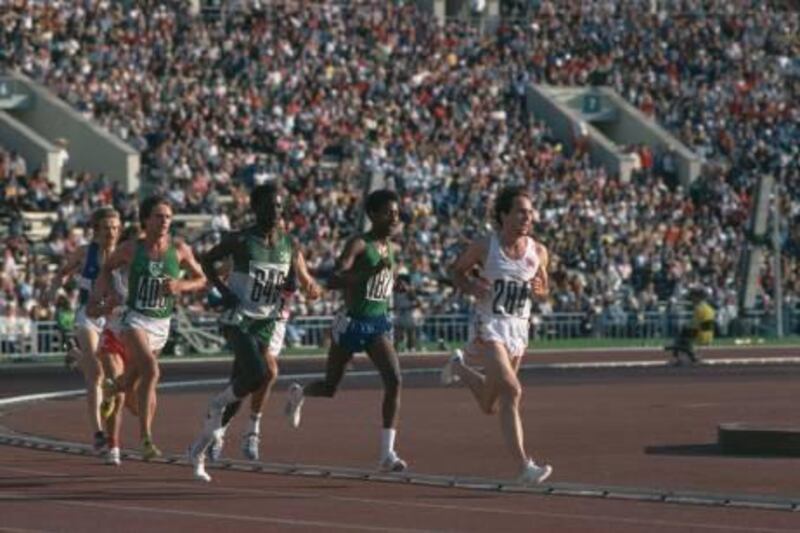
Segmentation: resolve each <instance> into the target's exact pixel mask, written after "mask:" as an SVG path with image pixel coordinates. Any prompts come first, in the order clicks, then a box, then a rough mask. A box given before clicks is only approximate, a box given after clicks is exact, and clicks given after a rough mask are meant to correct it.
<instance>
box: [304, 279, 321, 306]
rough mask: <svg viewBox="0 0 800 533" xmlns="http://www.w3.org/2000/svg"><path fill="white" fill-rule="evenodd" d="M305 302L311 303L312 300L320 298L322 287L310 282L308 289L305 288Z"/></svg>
mask: <svg viewBox="0 0 800 533" xmlns="http://www.w3.org/2000/svg"><path fill="white" fill-rule="evenodd" d="M305 292H306V300H308V301H309V302H313V301H314V300H318V299H319V298H320V297H321V296H322V287H320V286H319V285H318V284H316V283H314V282H311V284H309V286H308V288H306V291H305Z"/></svg>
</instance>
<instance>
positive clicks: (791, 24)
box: [0, 0, 800, 319]
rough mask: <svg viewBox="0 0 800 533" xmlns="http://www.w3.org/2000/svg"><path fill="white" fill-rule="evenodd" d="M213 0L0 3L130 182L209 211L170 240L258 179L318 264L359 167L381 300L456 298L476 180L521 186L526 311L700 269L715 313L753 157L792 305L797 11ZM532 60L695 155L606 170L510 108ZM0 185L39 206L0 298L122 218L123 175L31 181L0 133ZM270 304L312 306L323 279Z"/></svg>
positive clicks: (644, 156) (797, 190) (24, 45)
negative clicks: (113, 214) (697, 165)
mask: <svg viewBox="0 0 800 533" xmlns="http://www.w3.org/2000/svg"><path fill="white" fill-rule="evenodd" d="M239 4H240V5H241V7H240V10H237V11H233V12H229V13H227V14H226V16H225V17H221V18H218V19H213V20H209V19H207V18H203V17H197V16H192V15H191V14H190V12H189V9H188V8H187V3H185V2H179V1H168V2H155V1H151V0H143V1H138V2H135V3H122V2H108V1H95V0H86V1H81V2H58V1H52V2H35V1H29V0H12V1H11V2H9V3H6V4H5V5H4V7H0V22H1V23H0V50H2V55H3V57H2V60H3V61H4V62H5V63H6V64H7V66H10V67H13V68H16V69H19V70H20V71H21V72H23V73H24V74H26V75H28V76H30V77H32V78H33V79H35V80H37V81H39V82H41V83H43V84H44V85H46V86H47V87H49V88H50V89H51V90H52V91H53V92H54V93H55V94H57V95H59V96H60V97H61V98H63V99H64V100H65V101H66V102H68V103H70V104H71V105H72V106H74V107H75V108H76V109H77V110H78V111H80V112H81V113H82V114H84V115H85V116H86V117H87V118H90V119H91V120H93V121H95V122H97V123H98V124H100V125H102V126H103V127H105V128H106V129H108V130H109V131H110V132H112V133H114V134H115V135H118V136H119V137H120V138H122V139H124V140H125V141H126V142H128V143H130V144H131V145H132V146H133V147H134V148H136V149H138V150H140V151H141V153H142V162H143V179H144V180H145V182H146V184H147V186H148V188H149V189H150V190H153V191H160V192H163V193H164V194H166V195H168V196H169V198H170V199H171V200H172V201H173V202H174V204H175V206H176V212H183V213H208V214H213V215H214V223H213V230H212V231H211V232H210V234H208V235H202V236H191V237H190V240H192V239H195V240H193V241H192V242H194V243H195V244H196V245H197V247H198V248H200V249H201V250H202V248H203V247H204V246H206V243H208V242H212V241H213V239H214V238H215V236H216V235H218V233H219V232H220V231H224V230H226V229H229V228H230V227H231V225H232V221H241V220H242V214H243V213H244V211H245V209H246V198H247V192H246V191H247V188H248V187H250V186H251V185H252V184H254V183H260V182H263V181H265V180H269V179H272V178H276V177H280V178H281V182H282V184H283V187H285V189H286V190H287V193H291V194H287V199H288V202H287V210H286V217H287V225H288V228H289V230H290V231H291V233H292V234H293V235H294V236H296V237H297V238H298V240H299V241H300V242H301V243H303V245H304V246H305V247H306V249H307V257H309V261H310V266H311V268H312V270H314V271H316V272H317V273H320V274H321V275H324V273H325V272H327V271H329V270H330V269H331V268H332V266H333V261H334V259H335V254H336V253H337V252H338V245H339V244H340V243H341V242H342V241H343V239H344V238H345V237H346V236H347V235H349V234H351V233H353V232H354V231H356V228H357V225H358V220H359V217H358V214H359V207H360V206H359V201H360V198H361V196H362V192H363V190H364V187H365V184H366V181H367V180H369V179H373V180H375V179H380V180H385V182H386V183H388V184H390V185H392V186H394V187H395V188H396V189H397V190H398V192H399V193H400V194H401V197H402V218H403V222H404V229H403V232H402V234H401V235H399V236H398V241H399V243H400V244H401V255H400V259H401V269H400V273H401V275H403V276H406V277H407V278H408V280H409V281H410V282H411V286H412V287H413V288H414V289H413V294H412V295H406V297H405V298H404V305H406V306H407V307H408V308H412V307H417V308H418V310H420V311H421V312H424V313H447V312H460V311H463V310H464V309H465V306H466V305H467V302H465V301H464V299H463V298H462V297H461V296H460V295H458V294H456V293H455V291H454V290H453V289H452V287H451V286H450V284H449V282H448V281H447V278H448V276H447V273H446V271H445V270H446V267H447V265H448V264H449V263H450V261H451V260H452V259H453V258H454V257H455V254H456V253H457V252H458V250H459V249H460V247H461V246H462V245H463V243H464V242H465V240H466V239H468V238H471V237H472V236H474V235H475V233H476V232H479V231H484V230H485V229H486V228H487V227H488V220H489V217H488V213H486V211H485V209H486V206H487V205H490V199H491V196H492V194H493V193H494V191H496V190H497V188H498V187H499V186H500V185H501V184H507V183H525V184H527V185H528V186H529V187H530V188H531V189H532V190H533V191H534V193H535V198H536V199H537V208H538V211H539V221H538V223H537V234H538V236H539V237H540V238H541V239H542V241H543V242H544V243H545V244H547V245H548V246H549V247H550V249H551V255H552V257H553V264H552V268H551V270H552V277H553V280H554V286H553V292H552V298H551V300H550V302H548V303H545V304H543V306H542V311H543V312H573V311H574V312H586V313H595V314H599V313H605V314H608V315H614V314H620V313H622V314H625V313H627V312H629V311H634V312H636V311H644V310H655V309H659V308H664V307H665V306H669V305H670V304H671V303H672V302H675V301H676V300H677V299H680V298H681V297H682V296H683V294H684V293H685V290H686V288H687V287H688V286H690V285H692V284H695V283H702V284H704V285H705V286H707V287H709V289H710V290H711V292H712V301H713V302H714V303H715V304H716V305H717V307H718V308H720V309H728V310H729V311H728V312H727V313H720V316H722V317H725V316H731V315H734V314H735V305H734V302H735V299H736V289H737V286H739V284H740V281H738V280H737V279H736V271H737V265H738V261H739V260H740V256H741V253H742V250H743V248H744V246H745V244H746V242H747V235H746V222H747V217H748V213H749V209H750V206H751V202H752V195H753V186H754V183H755V179H756V177H757V175H758V174H759V173H762V172H771V173H773V175H775V176H776V177H777V178H778V181H779V183H780V184H781V188H782V192H783V206H782V207H783V215H784V218H783V220H784V225H783V227H782V233H781V239H782V246H783V252H784V258H783V260H784V265H785V266H784V272H783V275H784V294H785V297H786V299H787V302H788V303H790V304H791V305H796V303H797V301H798V298H799V297H800V153H798V152H799V151H800V143H798V139H800V130H799V128H800V126H798V124H800V105H799V104H798V102H800V98H799V96H800V94H798V93H800V90H799V89H800V75H798V71H797V62H796V58H797V57H798V56H800V41H798V38H797V36H798V35H800V18H799V17H798V12H797V11H791V10H786V9H785V8H783V7H781V5H780V4H776V3H774V2H773V3H770V2H762V1H757V0H735V1H700V0H684V1H666V2H660V1H659V2H654V1H651V0H646V1H645V0H642V1H630V2H625V3H619V2H611V1H606V0H591V1H584V2H580V3H574V4H573V3H570V4H569V5H570V6H574V7H565V6H566V4H562V3H559V2H550V1H536V2H530V3H529V4H527V7H526V9H525V10H524V11H525V13H526V17H525V18H523V19H513V20H505V21H503V23H502V24H501V26H500V28H499V29H498V31H497V33H496V34H491V35H490V34H482V33H480V31H479V29H478V27H477V26H475V25H474V24H470V23H468V22H461V21H455V20H454V21H449V22H447V23H446V24H445V25H443V26H439V25H437V23H436V21H435V20H434V19H433V17H431V16H429V15H427V14H425V13H420V12H418V11H417V9H416V8H415V7H414V6H413V5H410V4H412V3H411V2H392V3H389V2H322V3H314V4H311V5H300V4H297V5H296V6H294V7H292V6H291V5H283V4H278V5H273V4H270V3H266V2H262V3H259V2H240V3H239ZM793 61H794V62H793ZM793 69H794V70H793ZM532 82H536V83H549V84H567V85H586V84H604V85H609V86H611V87H613V88H614V89H615V90H617V91H618V92H619V93H620V94H621V95H622V96H623V97H625V98H626V99H627V100H628V101H630V102H631V103H632V104H634V105H636V106H637V107H638V108H639V109H640V110H641V111H642V112H644V113H645V114H646V115H649V116H651V117H653V118H654V119H656V120H657V121H658V122H659V123H660V124H661V125H662V126H664V127H665V128H666V129H667V130H669V131H670V132H671V133H672V134H673V135H675V136H676V137H677V138H678V139H679V140H680V141H681V142H683V143H684V144H685V145H686V146H687V147H689V148H690V149H691V150H693V151H695V152H696V153H697V154H698V155H700V156H701V157H702V158H703V160H704V168H703V171H702V173H701V176H700V177H699V178H698V179H697V180H696V181H695V182H694V183H692V184H691V186H690V187H688V188H684V187H683V186H681V185H680V184H679V182H678V180H677V178H676V170H675V168H676V167H675V162H674V158H673V155H672V154H670V153H669V152H665V153H654V152H653V151H652V150H651V149H649V148H648V147H646V146H644V145H638V146H631V147H630V150H631V152H632V153H635V154H636V155H637V156H638V158H639V162H640V165H639V168H638V170H637V171H636V172H635V173H634V176H633V178H632V180H631V181H630V182H629V183H623V182H621V181H620V179H619V178H618V177H617V176H611V175H608V174H607V173H606V171H605V170H604V169H603V168H602V167H599V166H597V165H594V164H592V162H591V161H590V159H589V157H588V155H587V154H586V153H585V152H583V151H582V150H580V149H574V147H572V146H570V145H568V144H562V143H561V142H559V141H558V140H557V139H555V138H554V137H553V136H552V134H551V132H550V131H549V130H548V128H547V127H546V125H545V124H543V123H542V122H540V121H538V120H536V119H535V118H534V117H532V116H530V114H529V113H528V111H527V108H526V99H525V87H526V84H528V83H532ZM0 182H1V183H2V187H0V202H3V203H4V204H5V205H7V206H12V207H14V208H16V209H21V210H33V211H56V212H57V213H58V221H57V223H56V224H55V225H54V226H53V228H52V230H51V232H50V235H49V236H48V237H47V239H46V240H45V242H44V243H39V244H37V245H35V246H33V245H32V244H31V243H29V242H27V241H26V239H25V238H24V237H23V233H24V231H23V228H22V227H21V226H19V225H18V224H12V226H13V227H11V228H10V231H9V236H8V237H7V239H6V243H5V247H4V250H5V251H4V257H3V263H2V271H1V272H0V290H2V292H1V293H0V294H1V295H2V296H1V297H2V298H3V299H4V300H5V302H6V307H10V303H11V302H17V303H18V304H19V306H20V307H21V308H22V309H24V311H25V312H26V313H27V314H28V315H29V316H31V317H33V318H36V319H40V318H52V317H54V316H57V313H58V311H59V309H61V307H59V306H62V307H64V308H66V307H67V306H68V305H69V302H68V301H67V302H65V301H61V302H50V303H49V304H50V305H48V303H47V302H45V301H44V299H43V298H42V296H43V295H44V292H43V291H44V290H45V288H46V286H47V284H48V275H49V273H51V272H52V270H53V267H52V266H50V265H53V264H57V263H58V261H60V260H62V259H63V257H64V255H65V253H67V252H69V251H70V250H72V249H74V248H75V247H76V246H78V245H79V244H80V243H81V241H82V239H83V238H85V236H84V235H82V233H81V232H79V231H77V230H76V228H80V227H84V226H85V224H86V220H87V219H88V216H89V214H90V213H91V211H92V210H93V209H94V208H96V207H98V206H100V205H105V204H109V203H111V204H113V205H114V206H115V207H117V208H118V209H119V210H120V211H121V212H122V214H123V217H124V220H132V219H133V218H134V217H135V210H136V198H134V197H132V196H129V195H126V194H125V193H124V192H123V191H122V190H121V189H120V188H119V187H118V186H117V184H116V183H115V182H114V181H113V180H111V179H109V177H107V176H90V175H87V174H84V173H76V172H72V171H68V172H67V174H66V175H65V178H64V188H63V190H62V192H61V194H60V195H56V194H55V193H54V192H53V189H52V186H51V185H50V184H49V183H47V180H46V179H45V178H44V177H43V175H42V174H41V173H40V172H39V171H38V169H30V168H27V167H26V164H25V161H24V160H23V159H22V158H21V157H19V155H17V154H14V153H13V152H10V151H7V150H0ZM770 264H771V263H767V264H765V266H764V270H763V272H762V276H761V285H762V287H763V295H764V302H765V307H766V308H767V309H769V306H770V303H769V302H770V298H771V295H772V294H773V290H774V287H773V280H774V275H773V272H772V270H771V266H770ZM73 293H74V291H72V292H69V291H67V294H68V295H70V294H73ZM72 297H73V298H74V296H72ZM206 303H207V302H194V303H191V305H195V306H197V307H198V308H199V307H202V306H204V305H205V304H206ZM296 305H297V309H296V311H297V312H298V313H300V314H330V313H331V312H332V311H333V309H334V308H335V306H336V305H337V302H336V301H335V300H331V299H323V300H322V301H321V302H319V303H316V304H314V306H310V305H309V306H307V305H306V304H305V303H303V302H302V301H298V302H297V304H296Z"/></svg>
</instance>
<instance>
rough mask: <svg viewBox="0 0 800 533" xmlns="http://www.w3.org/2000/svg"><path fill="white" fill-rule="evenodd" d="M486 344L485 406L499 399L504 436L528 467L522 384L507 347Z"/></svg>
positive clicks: (523, 463) (520, 461)
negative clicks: (522, 418)
mask: <svg viewBox="0 0 800 533" xmlns="http://www.w3.org/2000/svg"><path fill="white" fill-rule="evenodd" d="M486 344H487V350H486V351H485V352H484V357H483V359H484V361H485V367H484V369H485V372H486V382H485V389H484V402H486V403H484V405H491V404H493V403H494V402H495V400H496V399H497V400H499V407H500V428H501V431H502V432H503V438H504V439H505V441H506V445H507V446H508V448H509V451H510V452H511V455H512V457H513V458H514V459H515V460H516V461H518V462H519V464H520V465H521V466H522V467H523V468H524V467H525V465H527V463H528V460H529V458H528V455H527V453H526V452H525V443H524V437H525V436H524V432H523V429H522V421H521V419H520V416H519V404H520V399H521V397H522V386H521V385H520V382H519V379H518V378H517V373H516V370H515V367H514V365H513V364H512V362H511V359H510V357H509V355H508V351H507V350H506V348H505V346H504V345H502V344H500V343H496V342H492V343H486Z"/></svg>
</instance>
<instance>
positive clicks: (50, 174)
mask: <svg viewBox="0 0 800 533" xmlns="http://www.w3.org/2000/svg"><path fill="white" fill-rule="evenodd" d="M0 146H3V147H4V148H6V149H8V150H14V151H16V152H17V153H19V154H20V155H22V157H24V158H25V162H26V163H27V165H28V172H33V171H34V170H36V168H44V169H45V171H46V172H47V179H48V180H49V181H50V182H51V183H53V184H54V185H55V190H56V191H57V192H61V178H60V176H61V158H60V157H59V155H58V148H57V147H56V146H54V145H53V144H52V143H51V142H50V141H48V140H47V139H45V138H44V137H42V136H41V135H39V134H38V133H36V132H35V131H33V130H32V129H31V128H29V127H28V126H26V125H25V124H23V123H22V122H20V121H18V120H17V119H15V118H14V117H13V116H11V115H9V114H8V113H6V112H5V111H0Z"/></svg>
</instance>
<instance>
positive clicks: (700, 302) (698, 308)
mask: <svg viewBox="0 0 800 533" xmlns="http://www.w3.org/2000/svg"><path fill="white" fill-rule="evenodd" d="M689 300H690V301H691V302H692V310H693V313H692V323H691V324H690V325H688V326H684V327H682V328H681V331H680V333H679V334H678V337H677V338H676V339H675V342H674V343H673V344H672V345H670V346H667V347H666V348H665V350H667V351H668V352H672V357H674V362H675V364H676V365H679V364H681V353H684V354H686V356H687V357H688V358H689V360H690V361H691V362H692V363H697V362H698V358H697V354H696V353H695V346H696V345H701V346H703V345H708V344H711V341H713V340H714V317H715V312H714V308H713V307H711V304H709V303H708V302H707V301H706V290H705V288H704V287H694V288H692V289H691V290H690V291H689Z"/></svg>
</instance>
